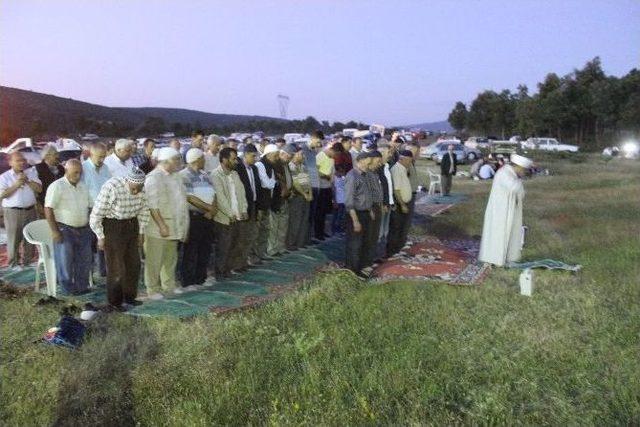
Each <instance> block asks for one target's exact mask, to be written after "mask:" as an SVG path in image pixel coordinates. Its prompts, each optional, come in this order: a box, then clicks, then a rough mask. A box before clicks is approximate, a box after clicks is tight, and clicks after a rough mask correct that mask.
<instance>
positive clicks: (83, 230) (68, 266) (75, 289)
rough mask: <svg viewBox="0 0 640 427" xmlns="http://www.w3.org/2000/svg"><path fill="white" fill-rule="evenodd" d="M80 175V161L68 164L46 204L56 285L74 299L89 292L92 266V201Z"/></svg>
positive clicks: (47, 197) (48, 191)
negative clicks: (90, 206)
mask: <svg viewBox="0 0 640 427" xmlns="http://www.w3.org/2000/svg"><path fill="white" fill-rule="evenodd" d="M81 174H82V164H81V163H80V160H77V159H70V160H68V161H67V163H66V165H65V174H64V176H63V177H62V178H60V179H58V180H56V181H54V182H52V183H51V185H50V186H49V189H48V190H47V195H46V198H45V203H44V213H45V217H46V218H47V222H48V223H49V228H50V229H51V235H52V236H53V257H54V260H55V265H56V277H57V282H58V284H59V285H60V286H61V287H62V289H64V291H65V292H67V293H69V294H72V295H80V294H83V293H86V292H88V290H89V275H90V274H91V264H92V263H91V258H92V251H91V240H92V234H93V233H91V229H90V228H89V204H90V198H89V190H87V187H86V186H85V185H84V183H82V182H81V181H80V175H81Z"/></svg>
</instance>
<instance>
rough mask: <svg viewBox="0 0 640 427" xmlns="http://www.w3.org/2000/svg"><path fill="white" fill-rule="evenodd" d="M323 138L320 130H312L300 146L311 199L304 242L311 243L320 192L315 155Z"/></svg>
mask: <svg viewBox="0 0 640 427" xmlns="http://www.w3.org/2000/svg"><path fill="white" fill-rule="evenodd" d="M323 140H324V134H323V133H322V131H319V130H317V131H314V132H312V133H311V137H310V139H309V142H308V143H307V144H306V145H303V146H302V154H303V156H304V165H305V167H306V169H307V173H308V174H309V181H310V182H311V191H312V196H313V198H312V200H311V204H310V205H309V236H308V237H307V242H306V244H309V243H311V235H312V233H313V234H314V235H315V232H314V221H315V217H316V209H317V206H318V195H319V193H320V179H319V177H318V167H317V166H316V156H317V155H318V152H319V151H320V149H322V141H323Z"/></svg>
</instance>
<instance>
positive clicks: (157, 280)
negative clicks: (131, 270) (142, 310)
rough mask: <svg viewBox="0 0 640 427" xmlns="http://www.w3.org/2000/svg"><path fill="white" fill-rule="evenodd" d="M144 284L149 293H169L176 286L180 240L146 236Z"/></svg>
mask: <svg viewBox="0 0 640 427" xmlns="http://www.w3.org/2000/svg"><path fill="white" fill-rule="evenodd" d="M144 256H145V260H144V284H145V285H146V286H147V293H148V294H149V295H151V294H155V293H158V292H162V293H168V292H172V291H173V290H174V289H175V288H176V264H177V263H178V241H177V240H166V239H158V238H157V237H150V236H145V238H144Z"/></svg>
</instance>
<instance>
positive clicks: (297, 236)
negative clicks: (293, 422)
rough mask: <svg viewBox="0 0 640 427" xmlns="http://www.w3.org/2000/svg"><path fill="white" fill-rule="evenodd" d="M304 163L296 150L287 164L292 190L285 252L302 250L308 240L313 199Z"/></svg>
mask: <svg viewBox="0 0 640 427" xmlns="http://www.w3.org/2000/svg"><path fill="white" fill-rule="evenodd" d="M314 157H315V156H314ZM304 162H305V158H304V154H303V151H302V150H298V151H297V152H296V153H295V154H294V155H293V158H292V159H291V162H290V163H289V170H290V171H291V178H292V179H293V190H292V196H291V198H290V199H289V229H288V231H287V241H286V243H287V250H296V249H299V248H302V247H304V246H306V245H307V243H308V240H309V206H310V203H311V200H312V199H313V193H312V192H311V180H310V179H309V174H308V173H307V168H306V167H305V164H304Z"/></svg>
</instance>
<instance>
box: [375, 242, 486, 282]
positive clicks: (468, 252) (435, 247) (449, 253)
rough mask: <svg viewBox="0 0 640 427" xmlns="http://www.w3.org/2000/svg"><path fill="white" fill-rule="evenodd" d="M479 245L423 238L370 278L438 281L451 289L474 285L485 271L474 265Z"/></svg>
mask: <svg viewBox="0 0 640 427" xmlns="http://www.w3.org/2000/svg"><path fill="white" fill-rule="evenodd" d="M478 248H479V242H478V241H476V240H473V239H456V240H439V239H437V238H435V237H427V238H424V239H422V240H419V241H417V242H415V243H412V244H409V245H407V246H406V247H405V248H404V249H403V250H402V251H401V252H399V253H398V254H396V255H395V256H393V257H391V258H389V259H387V260H386V261H385V262H383V263H382V264H380V265H378V266H376V267H375V268H374V269H373V272H372V277H373V278H375V279H376V280H378V281H389V280H440V281H444V282H447V283H448V284H451V285H464V286H469V285H476V284H478V283H479V281H480V279H481V278H482V277H483V276H484V274H485V272H486V271H487V267H486V266H485V265H484V263H480V262H478V261H477V258H478Z"/></svg>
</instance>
